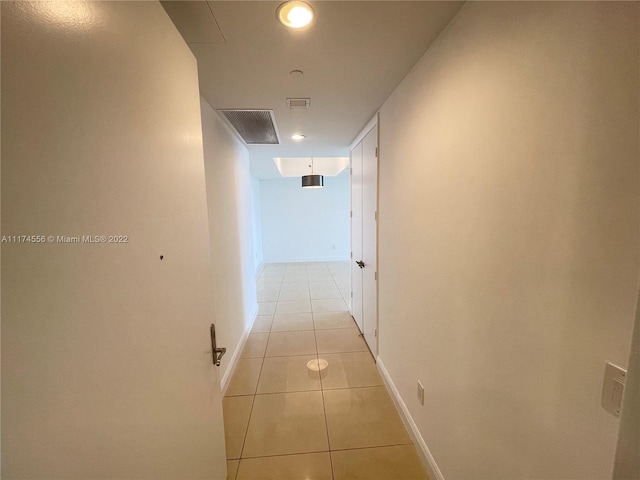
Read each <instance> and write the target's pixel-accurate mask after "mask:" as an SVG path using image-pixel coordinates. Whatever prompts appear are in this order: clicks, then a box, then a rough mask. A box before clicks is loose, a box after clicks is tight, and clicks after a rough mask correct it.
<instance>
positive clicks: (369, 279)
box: [362, 125, 378, 357]
mask: <svg viewBox="0 0 640 480" xmlns="http://www.w3.org/2000/svg"><path fill="white" fill-rule="evenodd" d="M377 150H378V128H377V125H376V126H374V127H373V128H372V129H371V131H370V132H369V133H368V134H367V136H366V137H364V140H363V141H362V262H363V264H364V268H362V316H363V318H364V330H363V331H362V333H364V339H365V340H366V341H367V345H369V349H370V350H371V353H373V356H374V357H375V356H376V355H377V354H378V345H377V341H376V340H377V339H376V336H377V328H378V305H377V304H378V290H377V285H376V284H377V270H378V268H377V260H378V259H377V247H376V244H377V233H378V232H377V228H376V224H377V195H378V159H377Z"/></svg>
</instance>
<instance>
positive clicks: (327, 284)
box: [309, 280, 336, 288]
mask: <svg viewBox="0 0 640 480" xmlns="http://www.w3.org/2000/svg"><path fill="white" fill-rule="evenodd" d="M335 286H336V283H335V282H334V281H333V280H324V281H322V280H321V281H311V282H309V288H334V287H335Z"/></svg>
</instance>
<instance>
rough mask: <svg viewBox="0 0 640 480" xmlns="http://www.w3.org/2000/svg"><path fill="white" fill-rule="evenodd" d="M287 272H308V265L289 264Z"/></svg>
mask: <svg viewBox="0 0 640 480" xmlns="http://www.w3.org/2000/svg"><path fill="white" fill-rule="evenodd" d="M286 271H287V272H304V273H306V272H307V264H306V263H288V264H287V268H286Z"/></svg>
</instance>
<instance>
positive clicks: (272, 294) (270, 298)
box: [256, 288, 280, 303]
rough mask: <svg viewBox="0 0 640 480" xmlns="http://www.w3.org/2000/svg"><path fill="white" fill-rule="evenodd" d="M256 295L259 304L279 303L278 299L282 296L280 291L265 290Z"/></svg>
mask: <svg viewBox="0 0 640 480" xmlns="http://www.w3.org/2000/svg"><path fill="white" fill-rule="evenodd" d="M256 295H257V300H258V302H259V303H268V302H277V301H278V297H279V296H280V289H275V288H270V289H264V290H263V291H262V292H258V293H257V294H256Z"/></svg>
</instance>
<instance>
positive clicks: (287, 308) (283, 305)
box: [275, 300, 311, 314]
mask: <svg viewBox="0 0 640 480" xmlns="http://www.w3.org/2000/svg"><path fill="white" fill-rule="evenodd" d="M307 312H311V303H310V302H309V300H292V301H288V302H278V306H277V307H276V310H275V313H277V314H283V313H307Z"/></svg>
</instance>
